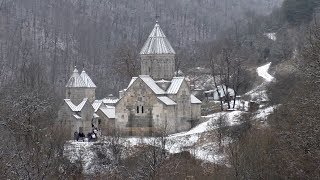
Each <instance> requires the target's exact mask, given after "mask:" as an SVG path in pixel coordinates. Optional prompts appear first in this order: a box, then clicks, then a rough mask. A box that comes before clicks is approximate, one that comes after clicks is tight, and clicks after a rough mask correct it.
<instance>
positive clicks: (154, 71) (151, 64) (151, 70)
mask: <svg viewBox="0 0 320 180" xmlns="http://www.w3.org/2000/svg"><path fill="white" fill-rule="evenodd" d="M174 72H175V59H174V55H173V54H164V55H141V75H150V76H151V77H152V78H153V79H154V80H160V79H172V78H173V77H174Z"/></svg>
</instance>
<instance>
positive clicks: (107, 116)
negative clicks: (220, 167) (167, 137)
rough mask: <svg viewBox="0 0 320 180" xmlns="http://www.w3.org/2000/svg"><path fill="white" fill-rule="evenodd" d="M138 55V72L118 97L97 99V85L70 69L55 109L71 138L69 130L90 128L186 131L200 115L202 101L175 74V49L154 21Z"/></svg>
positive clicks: (131, 133)
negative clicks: (58, 107) (62, 99)
mask: <svg viewBox="0 0 320 180" xmlns="http://www.w3.org/2000/svg"><path fill="white" fill-rule="evenodd" d="M140 57H141V75H140V76H138V77H133V78H132V80H131V82H130V83H129V85H128V87H127V88H126V89H124V90H122V91H120V92H119V96H120V99H117V100H115V99H110V98H109V99H107V98H104V99H103V100H96V99H95V88H96V86H95V84H94V83H93V82H92V80H91V79H90V77H89V76H88V75H87V74H86V73H85V71H82V73H81V75H79V73H78V71H77V70H76V69H75V70H74V72H73V74H72V76H71V77H70V80H69V82H68V84H67V86H66V99H65V103H64V105H63V106H62V107H61V110H60V112H59V119H60V122H61V124H63V125H64V126H68V127H70V131H71V137H72V136H73V133H74V132H84V133H85V134H87V133H89V132H92V128H98V129H100V130H101V134H103V135H111V134H113V133H115V132H117V133H121V134H123V135H129V136H140V135H141V136H150V135H157V134H160V133H166V134H172V133H177V132H181V131H187V130H189V129H190V128H191V127H192V126H193V125H194V124H195V122H197V121H198V120H199V119H200V108H201V101H200V100H198V99H197V98H196V97H195V96H193V95H192V94H191V90H190V87H189V84H188V83H187V81H186V79H185V78H184V77H174V74H175V73H174V72H175V51H174V50H173V48H172V47H171V45H170V43H169V41H168V40H167V38H166V36H165V35H164V33H163V31H162V30H161V28H160V26H159V24H158V23H157V24H156V25H155V27H154V29H153V31H152V32H151V34H150V36H149V38H148V40H147V41H146V43H145V45H144V46H143V48H142V50H141V52H140ZM104 102H105V103H104ZM110 103H111V104H110Z"/></svg>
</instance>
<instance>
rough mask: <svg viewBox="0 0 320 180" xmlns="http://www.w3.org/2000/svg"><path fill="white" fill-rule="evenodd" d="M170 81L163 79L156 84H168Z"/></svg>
mask: <svg viewBox="0 0 320 180" xmlns="http://www.w3.org/2000/svg"><path fill="white" fill-rule="evenodd" d="M170 82H171V81H168V80H165V79H161V80H159V81H156V83H170Z"/></svg>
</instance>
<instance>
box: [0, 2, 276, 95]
mask: <svg viewBox="0 0 320 180" xmlns="http://www.w3.org/2000/svg"><path fill="white" fill-rule="evenodd" d="M0 4H1V5H0V14H1V16H0V18H1V19H0V37H1V38H0V47H1V48H0V58H1V62H2V66H1V67H2V69H1V77H0V83H1V86H4V85H5V84H7V83H8V82H11V81H14V80H15V79H17V78H18V77H19V76H20V75H21V74H22V73H21V71H23V70H22V69H23V68H28V67H29V66H38V67H39V68H40V69H39V73H40V72H41V73H42V74H41V75H40V76H44V77H45V81H47V82H48V83H49V84H51V85H52V87H53V88H55V92H56V93H58V94H59V95H60V96H63V94H64V86H65V84H66V82H67V81H68V79H69V77H70V73H71V72H72V70H73V67H74V66H75V65H77V66H78V67H79V68H82V67H83V66H85V68H86V70H87V71H88V72H89V74H90V75H91V77H92V79H94V82H95V83H96V84H97V85H98V89H97V94H98V96H102V97H103V96H106V95H107V94H106V92H111V93H116V92H117V91H118V90H119V89H121V88H124V87H125V86H126V84H127V83H128V82H127V81H128V78H131V76H133V75H137V72H139V65H138V66H134V67H136V68H132V69H126V68H125V65H124V64H125V63H130V65H131V67H133V65H132V64H139V63H138V62H137V61H138V59H139V57H138V53H139V51H140V49H141V47H142V45H143V43H144V42H145V40H146V39H147V36H148V35H149V33H150V32H151V30H152V27H153V26H154V24H155V21H156V19H157V18H158V20H159V21H160V24H161V27H162V28H163V29H164V31H165V33H166V35H167V36H168V38H169V40H170V41H171V43H172V44H173V47H174V48H175V50H176V51H177V52H178V55H177V58H178V59H179V60H180V61H181V66H183V67H181V68H183V69H188V67H189V66H190V64H194V63H197V64H201V63H199V60H201V59H203V58H200V59H199V57H201V52H199V50H197V48H196V47H197V46H199V45H200V44H203V43H206V42H210V41H213V40H215V39H217V37H218V36H219V34H220V33H221V32H224V31H225V30H226V29H227V28H228V27H231V26H232V25H233V24H236V23H244V24H246V23H249V20H248V19H250V18H251V19H252V18H253V17H255V16H258V15H266V14H268V13H270V12H271V11H272V9H273V8H275V7H279V5H280V4H281V1H277V0H266V1H259V0H240V1H239V0H230V1H220V0H205V1H190V0H188V1H180V0H173V1H172V0H163V1H157V0H153V1H146V0H130V1H117V0H103V1H93V0H88V1H80V0H68V1H66V0H56V1H52V0H2V1H1V2H0ZM238 20H241V21H239V22H238ZM202 64H204V63H202Z"/></svg>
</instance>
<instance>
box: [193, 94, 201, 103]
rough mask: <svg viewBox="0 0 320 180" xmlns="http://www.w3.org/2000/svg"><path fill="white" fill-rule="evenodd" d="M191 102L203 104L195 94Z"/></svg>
mask: <svg viewBox="0 0 320 180" xmlns="http://www.w3.org/2000/svg"><path fill="white" fill-rule="evenodd" d="M191 104H202V102H201V101H200V100H199V99H198V98H197V97H195V96H194V95H193V94H191Z"/></svg>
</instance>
